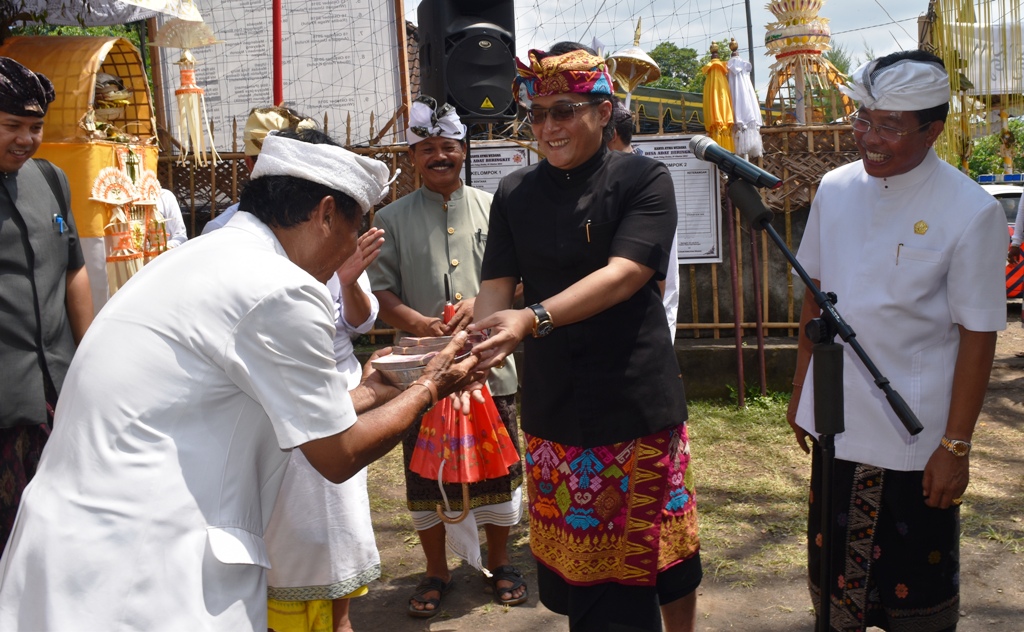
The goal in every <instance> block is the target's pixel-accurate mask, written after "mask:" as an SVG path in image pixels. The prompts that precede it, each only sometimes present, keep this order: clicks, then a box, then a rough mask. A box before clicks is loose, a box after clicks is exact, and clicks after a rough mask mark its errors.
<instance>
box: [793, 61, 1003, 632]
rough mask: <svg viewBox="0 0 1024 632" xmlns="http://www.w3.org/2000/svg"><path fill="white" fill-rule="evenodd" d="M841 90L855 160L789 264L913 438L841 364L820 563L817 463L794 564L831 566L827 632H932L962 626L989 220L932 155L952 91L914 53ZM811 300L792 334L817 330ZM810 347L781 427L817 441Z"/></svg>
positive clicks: (997, 277) (990, 287) (989, 327)
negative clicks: (827, 298)
mask: <svg viewBox="0 0 1024 632" xmlns="http://www.w3.org/2000/svg"><path fill="white" fill-rule="evenodd" d="M842 89H843V91H844V92H845V93H846V94H847V95H849V96H851V97H852V98H853V99H855V100H856V101H858V102H859V104H860V109H859V110H858V111H857V113H856V114H855V115H854V116H853V117H852V118H851V124H852V125H853V131H854V138H855V140H856V143H857V149H858V150H859V152H860V155H861V160H860V161H858V162H854V163H851V164H848V165H845V166H843V167H840V168H838V169H836V170H834V171H832V172H831V173H829V174H827V175H826V176H825V177H824V178H823V179H822V181H821V188H820V189H818V193H817V195H816V196H815V198H814V203H813V204H812V206H811V213H810V216H809V217H808V220H807V228H806V230H805V232H804V235H803V239H802V241H801V243H800V250H799V253H798V258H799V260H800V262H801V263H802V264H803V266H804V268H806V269H807V272H808V273H809V274H810V275H811V276H812V277H813V278H815V279H818V280H819V281H820V286H821V288H822V289H824V290H826V291H834V292H836V293H837V294H838V295H839V299H840V307H841V308H842V310H843V314H844V315H845V317H846V320H847V321H848V322H849V323H850V325H851V326H852V327H853V328H854V329H855V330H856V331H859V332H861V334H862V336H858V338H857V339H858V340H859V341H860V343H861V345H863V347H864V349H865V351H867V352H868V354H869V355H870V356H871V358H872V360H873V361H874V362H875V363H876V364H877V365H878V367H879V369H881V371H882V373H883V374H885V375H886V376H887V377H889V379H890V380H891V381H892V383H893V386H895V387H896V388H897V389H898V390H899V391H900V392H902V393H904V394H905V395H906V398H907V403H908V404H909V405H910V408H911V409H912V410H913V411H914V412H915V413H916V414H917V416H918V418H919V419H920V420H921V423H922V425H923V426H924V430H923V431H922V432H921V433H920V434H919V435H917V436H915V437H911V436H910V435H909V434H908V433H907V432H906V430H905V429H904V427H903V425H902V423H901V422H900V421H899V419H898V418H897V417H896V415H895V413H894V412H893V411H892V410H891V409H890V407H889V406H888V405H887V404H886V402H885V400H884V398H883V397H882V395H881V393H880V392H879V391H878V389H877V388H876V387H875V385H874V383H873V380H872V378H871V375H870V374H869V373H868V372H867V370H866V369H865V368H864V366H863V365H862V363H861V362H860V361H858V360H857V358H856V357H855V355H854V354H853V353H852V352H851V351H850V349H849V348H848V347H847V348H846V349H845V352H846V357H847V361H846V367H847V368H846V375H845V378H844V380H843V389H844V392H843V397H844V401H845V403H846V431H845V432H843V433H842V434H839V435H837V437H836V455H837V459H836V465H835V477H834V479H833V481H832V486H831V488H832V494H833V498H834V499H835V504H834V507H835V513H834V517H833V533H835V538H834V541H833V542H832V547H831V550H829V551H822V548H821V547H822V543H821V542H820V540H819V538H820V533H821V525H820V516H821V508H820V505H819V500H820V499H821V497H822V493H821V490H822V481H821V463H820V459H819V458H817V457H818V453H817V451H815V459H814V462H813V464H812V472H811V505H810V510H809V511H810V513H809V520H808V529H807V535H808V558H809V560H808V565H809V567H810V588H811V598H812V601H814V602H815V604H816V605H817V604H819V603H820V596H821V587H820V586H818V577H819V575H818V568H819V566H820V560H821V556H822V555H830V556H831V558H832V568H833V572H834V573H835V575H834V576H833V578H832V579H831V580H829V589H828V593H827V594H828V595H829V596H830V597H831V604H832V605H831V621H830V624H831V625H832V626H833V627H834V628H836V629H840V630H863V629H864V628H865V627H867V626H878V627H881V628H883V629H885V630H921V631H922V632H928V631H939V630H942V631H945V630H954V629H956V624H957V620H958V619H959V610H960V608H959V604H960V594H959V581H960V572H959V570H960V569H959V565H960V561H959V558H960V556H959V548H960V544H959V540H960V509H959V505H960V499H961V496H962V495H963V494H964V491H965V490H966V489H967V481H968V474H969V467H970V462H969V458H970V457H969V453H970V449H971V438H972V434H973V432H974V425H975V422H976V421H977V419H978V413H979V411H980V409H981V404H982V401H983V399H984V396H985V388H986V386H987V384H988V376H989V371H990V369H991V367H992V357H993V353H994V350H995V343H996V331H997V330H1000V329H1003V328H1004V327H1005V326H1006V305H1005V298H1004V295H1003V292H1004V289H1003V287H1004V286H1003V266H1004V262H1003V257H1004V255H1003V253H1004V251H1005V248H1006V225H1005V219H1004V218H1003V214H1002V212H1001V211H1000V209H999V204H998V203H997V202H996V201H995V200H993V199H992V196H990V195H988V194H987V193H985V192H984V191H983V190H982V189H981V187H979V186H978V185H977V184H976V183H974V182H973V181H971V180H970V179H969V178H967V177H966V176H964V175H963V174H962V173H960V172H959V171H957V170H956V169H955V168H954V167H952V166H950V165H949V164H947V163H945V162H943V161H942V160H940V159H939V157H938V156H937V155H936V154H935V151H934V150H933V149H932V145H933V144H934V143H935V140H936V139H937V138H938V136H939V134H940V133H941V132H942V129H943V126H944V123H945V119H946V114H947V113H948V112H949V104H948V102H949V77H948V75H947V74H946V70H945V68H944V67H943V64H942V60H940V59H939V58H938V57H935V56H934V55H931V54H929V53H926V52H924V51H908V52H901V53H894V54H892V55H887V56H885V57H882V58H880V59H877V60H874V61H871V62H868V63H867V64H865V65H864V66H861V67H860V68H859V69H858V70H857V71H856V72H855V73H854V75H853V79H852V82H851V85H850V86H849V87H844V88H842ZM818 313H819V310H818V308H817V305H816V304H815V303H814V301H813V299H812V298H811V296H810V294H807V295H806V296H805V298H804V306H803V312H802V314H801V319H800V320H801V330H803V326H802V325H803V324H804V323H806V322H807V321H808V320H810V319H811V318H814V317H816V316H817V315H818ZM810 353H811V343H810V341H809V340H808V339H807V338H806V337H801V339H800V350H799V355H798V363H797V370H796V375H795V378H794V380H793V383H794V393H793V398H792V400H791V403H790V411H789V415H788V418H789V422H790V424H791V425H792V426H793V430H794V431H795V433H796V437H797V440H798V443H799V444H800V446H801V447H802V448H803V449H804V451H807V450H808V448H807V444H806V437H807V436H808V434H809V433H812V432H813V429H814V409H813V408H814V407H813V405H812V404H813V399H812V393H813V385H812V377H813V371H809V370H808V365H809V364H810V363H811V358H810Z"/></svg>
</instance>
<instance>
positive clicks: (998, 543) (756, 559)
mask: <svg viewBox="0 0 1024 632" xmlns="http://www.w3.org/2000/svg"><path fill="white" fill-rule="evenodd" d="M746 404H747V405H746V407H745V408H743V409H739V408H737V407H736V405H735V398H734V401H733V402H732V403H730V402H710V401H693V402H690V403H689V410H690V421H689V432H690V444H691V452H692V461H691V465H690V467H691V472H692V475H693V477H694V478H693V481H694V485H695V489H696V494H697V510H698V514H699V516H700V538H701V557H702V560H703V563H704V569H705V573H706V576H707V577H708V579H712V580H714V581H718V582H726V583H729V584H732V585H735V586H737V587H750V586H755V585H758V586H761V585H770V584H766V582H771V581H773V580H777V579H779V578H787V579H794V578H797V577H801V576H803V575H804V574H805V573H806V570H805V569H806V535H805V532H806V520H807V487H808V477H809V476H810V461H811V459H810V456H809V455H806V454H804V453H803V451H801V450H800V449H799V448H798V447H797V445H796V440H795V439H794V438H793V433H792V431H791V430H790V428H789V425H788V424H787V423H786V407H787V406H788V404H789V396H788V394H785V393H783V394H779V393H770V394H769V395H768V396H766V397H760V396H757V395H754V394H751V395H748V397H747V398H746ZM975 439H976V443H977V445H978V450H977V452H978V454H977V456H976V457H975V455H973V454H972V464H971V465H972V468H971V484H970V488H969V489H968V492H967V494H965V496H964V505H963V507H962V511H961V518H962V529H963V537H962V540H961V547H962V548H963V549H972V548H973V549H974V550H978V551H984V550H993V549H994V550H998V551H999V552H1001V553H1002V552H1006V553H1009V554H1014V555H1018V554H1021V553H1024V523H1022V517H1021V512H1020V510H1019V498H1021V497H1022V496H1024V476H1022V475H1021V463H1022V461H1024V460H1022V459H1021V457H1020V456H1019V455H1018V451H1017V448H1016V446H1019V445H1021V444H1022V443H1024V424H1022V423H1011V424H985V423H981V424H979V428H978V431H977V432H976V434H975ZM404 496H405V493H404V483H403V476H402V457H401V450H400V449H397V450H393V451H392V452H391V453H390V454H389V455H387V456H386V457H384V459H382V460H381V461H378V462H377V463H374V464H373V465H372V466H371V467H370V499H371V500H370V502H371V507H372V508H373V510H374V525H375V528H377V529H381V528H382V527H383V528H384V529H385V530H391V531H392V532H393V534H394V536H395V537H396V538H397V541H398V542H401V546H400V548H401V549H402V550H401V551H395V553H396V561H397V560H398V559H400V560H402V562H403V563H404V561H405V560H414V561H413V562H412V563H413V565H414V566H415V565H417V564H422V562H421V560H420V552H419V551H418V550H417V549H418V548H419V541H418V539H417V537H416V533H415V531H413V530H412V523H411V519H410V517H409V514H408V512H407V511H406V510H405V498H404ZM384 539H385V538H384V537H383V533H379V534H378V544H379V545H384ZM528 541H529V529H528V526H527V524H526V521H525V519H524V522H523V524H521V525H519V526H517V527H515V528H514V529H513V532H512V539H511V541H510V544H512V547H513V549H514V550H515V551H516V553H515V555H516V556H517V557H518V558H519V559H520V561H524V562H525V561H526V560H528V559H529V552H528ZM383 553H384V551H383V549H382V554H383ZM525 563H528V562H525Z"/></svg>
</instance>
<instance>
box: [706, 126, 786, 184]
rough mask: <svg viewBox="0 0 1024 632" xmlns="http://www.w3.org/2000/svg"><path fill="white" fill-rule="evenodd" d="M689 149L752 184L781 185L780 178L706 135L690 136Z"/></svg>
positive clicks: (731, 174)
mask: <svg viewBox="0 0 1024 632" xmlns="http://www.w3.org/2000/svg"><path fill="white" fill-rule="evenodd" d="M690 151H692V152H693V155H694V156H696V157H697V158H699V159H700V160H704V161H706V162H713V163H715V164H716V165H718V168H719V169H721V170H722V171H724V172H726V173H727V174H729V175H730V176H733V177H736V178H743V179H744V180H746V181H747V182H749V183H750V184H753V185H754V186H758V187H764V188H766V189H777V188H779V187H781V186H782V180H779V179H778V178H776V177H775V176H773V175H772V174H770V173H768V172H767V171H765V170H764V169H762V168H760V167H758V166H757V165H755V164H753V163H751V162H748V161H746V160H744V159H742V158H740V157H739V156H737V155H736V154H734V153H732V152H731V151H729V150H728V149H725V148H723V147H722V146H721V145H719V144H718V143H716V142H715V141H713V140H711V139H710V138H708V137H707V136H694V137H693V138H691V139H690Z"/></svg>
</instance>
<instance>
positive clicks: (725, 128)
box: [701, 44, 733, 151]
mask: <svg viewBox="0 0 1024 632" xmlns="http://www.w3.org/2000/svg"><path fill="white" fill-rule="evenodd" d="M701 72H703V73H704V75H705V77H706V78H705V80H704V129H705V130H707V132H708V136H710V137H711V140H713V141H715V142H716V143H718V144H719V145H721V146H722V147H724V148H725V149H728V150H729V151H732V150H733V143H732V121H733V117H732V97H731V96H730V95H729V67H728V66H727V65H726V64H725V62H724V61H722V60H721V59H719V57H718V44H712V45H711V61H709V62H708V63H707V65H705V66H704V67H703V68H701Z"/></svg>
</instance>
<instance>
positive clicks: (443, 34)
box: [417, 0, 516, 124]
mask: <svg viewBox="0 0 1024 632" xmlns="http://www.w3.org/2000/svg"><path fill="white" fill-rule="evenodd" d="M417 19H418V20H419V37H420V94H425V95H428V96H431V97H434V98H435V99H436V100H437V101H438V103H443V102H448V103H450V104H451V105H453V106H455V109H456V110H457V111H458V113H459V116H460V117H461V118H462V122H463V123H466V124H472V123H496V122H501V121H510V120H512V119H513V118H515V115H516V101H515V99H514V98H513V96H512V80H513V79H514V78H515V76H516V65H515V58H516V40H515V6H514V4H513V1H512V0H423V1H422V2H421V3H420V6H419V8H418V9H417Z"/></svg>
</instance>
